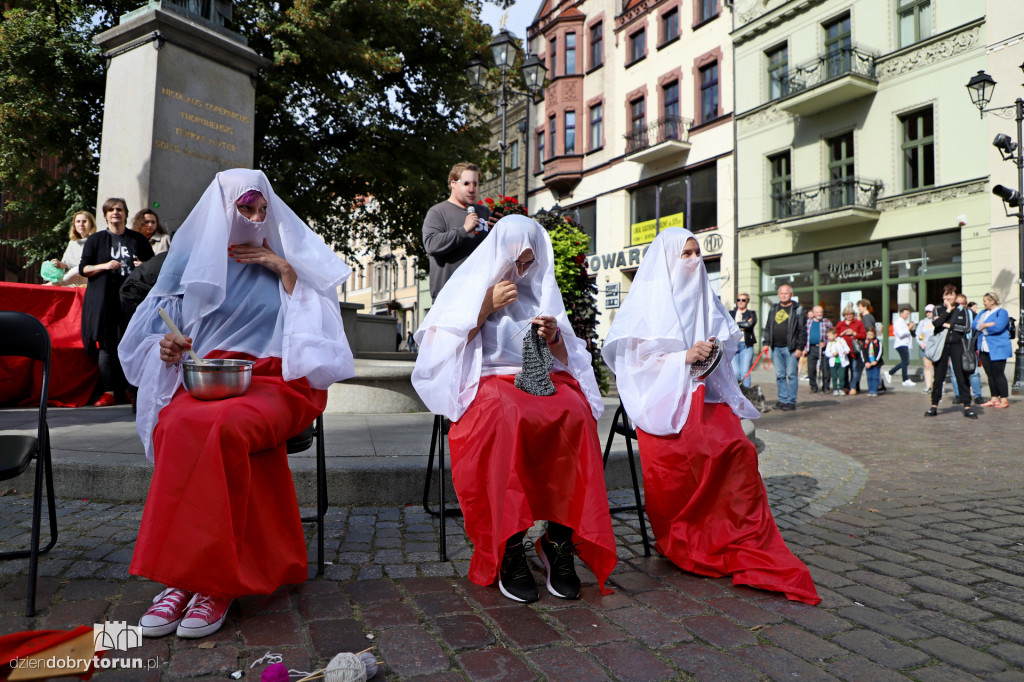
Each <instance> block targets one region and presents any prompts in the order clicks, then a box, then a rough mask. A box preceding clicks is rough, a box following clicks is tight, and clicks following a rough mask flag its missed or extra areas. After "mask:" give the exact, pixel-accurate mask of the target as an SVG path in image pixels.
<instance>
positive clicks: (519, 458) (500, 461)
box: [448, 372, 618, 594]
mask: <svg viewBox="0 0 1024 682" xmlns="http://www.w3.org/2000/svg"><path fill="white" fill-rule="evenodd" d="M551 379H552V381H554V383H555V388H556V389H557V392H556V393H555V394H554V395H551V396H541V397H538V396H533V395H530V394H528V393H526V392H525V391H521V390H519V389H518V388H516V387H515V386H514V385H513V382H514V381H515V376H514V375H512V374H507V375H497V376H484V377H481V378H480V387H479V388H478V390H477V394H476V398H474V400H473V402H472V404H471V405H470V406H469V409H468V410H466V413H465V414H464V415H462V418H461V419H459V421H458V422H453V423H452V425H451V430H450V432H449V434H448V440H449V442H450V443H451V458H452V481H453V483H454V485H455V493H456V495H458V498H459V503H460V504H461V505H462V511H463V515H464V517H465V521H466V533H467V534H468V535H469V538H470V540H472V541H473V547H474V551H473V559H472V561H471V562H470V565H469V579H470V580H472V581H473V582H474V583H476V584H478V585H491V584H492V583H494V581H495V579H496V578H497V577H498V568H499V566H500V565H501V558H502V555H503V554H504V552H505V541H506V540H507V539H508V538H509V537H510V536H511V535H513V534H515V533H518V532H520V531H523V530H527V529H528V528H530V527H532V526H533V524H534V522H536V521H538V520H546V521H554V522H556V523H560V524H562V525H563V526H568V527H569V528H572V529H573V530H574V531H575V532H574V534H573V542H578V543H581V544H580V558H581V559H582V560H583V562H584V563H585V564H587V566H588V567H589V568H590V570H591V571H592V572H593V573H594V575H595V576H596V578H597V582H598V588H599V589H600V590H601V591H602V593H603V594H608V593H610V590H607V589H606V588H605V587H604V583H605V580H607V578H608V575H609V574H610V573H611V572H612V569H613V568H615V564H616V562H617V560H618V559H617V556H616V550H615V535H614V533H613V532H612V520H611V515H610V514H609V512H608V492H607V489H606V488H605V485H604V469H603V467H602V462H601V444H600V441H599V439H598V435H597V422H596V421H595V420H594V417H593V415H592V414H591V411H590V404H589V403H588V402H587V399H586V397H585V396H584V395H583V392H582V391H581V390H580V387H579V384H578V383H577V382H576V380H575V379H573V378H572V376H570V375H569V374H568V373H566V372H558V373H554V374H552V375H551Z"/></svg>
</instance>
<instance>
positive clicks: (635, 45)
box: [627, 28, 647, 66]
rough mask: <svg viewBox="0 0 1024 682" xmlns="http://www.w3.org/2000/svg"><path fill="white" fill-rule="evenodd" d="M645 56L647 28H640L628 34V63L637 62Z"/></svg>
mask: <svg viewBox="0 0 1024 682" xmlns="http://www.w3.org/2000/svg"><path fill="white" fill-rule="evenodd" d="M646 56H647V29H646V28H641V29H640V30H639V31H637V32H635V33H633V34H632V35H630V36H629V63H630V64H633V63H634V62H638V61H640V60H641V59H643V58H644V57H646ZM627 66H628V64H627Z"/></svg>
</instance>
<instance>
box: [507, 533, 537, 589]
mask: <svg viewBox="0 0 1024 682" xmlns="http://www.w3.org/2000/svg"><path fill="white" fill-rule="evenodd" d="M526 542H529V541H528V540H527V541H526ZM530 544H531V545H532V544H533V543H530ZM498 589H499V590H501V593H502V594H503V595H505V596H506V597H508V598H509V599H511V600H512V601H517V602H522V603H524V604H529V603H530V602H535V601H537V600H538V599H540V594H539V593H538V592H537V583H536V582H534V580H533V574H532V573H530V566H529V564H527V563H526V547H525V543H524V542H520V543H518V544H516V545H513V546H511V547H509V546H506V547H505V556H503V557H502V558H501V570H500V571H499V572H498Z"/></svg>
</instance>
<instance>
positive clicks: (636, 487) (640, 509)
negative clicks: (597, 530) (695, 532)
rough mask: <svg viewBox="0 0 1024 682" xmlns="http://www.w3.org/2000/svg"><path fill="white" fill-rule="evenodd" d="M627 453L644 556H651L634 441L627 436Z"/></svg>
mask: <svg viewBox="0 0 1024 682" xmlns="http://www.w3.org/2000/svg"><path fill="white" fill-rule="evenodd" d="M626 452H627V453H628V454H629V474H630V476H632V478H633V498H634V500H635V501H636V517H637V520H638V521H640V537H641V538H642V539H643V541H644V556H651V544H650V541H648V539H647V522H646V521H645V520H644V504H643V502H641V501H640V484H639V482H638V481H637V477H636V460H635V459H634V458H633V439H632V438H630V437H629V436H626Z"/></svg>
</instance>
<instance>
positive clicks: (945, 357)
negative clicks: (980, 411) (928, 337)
mask: <svg viewBox="0 0 1024 682" xmlns="http://www.w3.org/2000/svg"><path fill="white" fill-rule="evenodd" d="M963 354H964V347H963V344H962V343H961V342H960V341H959V340H948V339H947V341H946V346H945V347H944V348H943V349H942V357H941V358H939V361H938V362H936V363H935V378H934V379H933V380H932V405H938V404H939V400H940V399H941V398H942V384H943V382H944V381H946V368H947V367H949V365H950V364H952V365H953V376H954V377H956V387H957V388H958V389H960V401H961V402H962V403H963V405H964V409H966V408H968V407H970V406H971V380H970V377H968V376H967V375H966V374H964V367H963Z"/></svg>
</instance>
